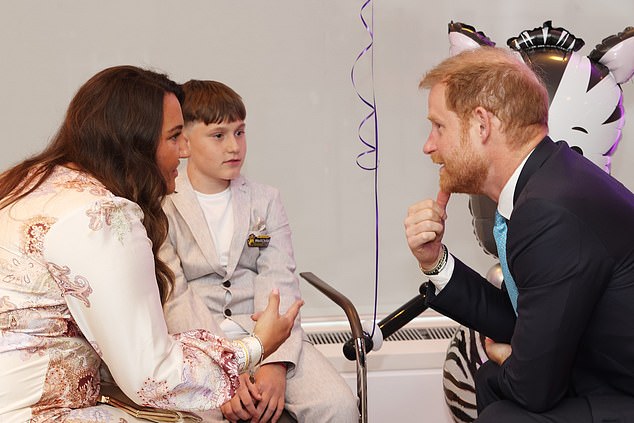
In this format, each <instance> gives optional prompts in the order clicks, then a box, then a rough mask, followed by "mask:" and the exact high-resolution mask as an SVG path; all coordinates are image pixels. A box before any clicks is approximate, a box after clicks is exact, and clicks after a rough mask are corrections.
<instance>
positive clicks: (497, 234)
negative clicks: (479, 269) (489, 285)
mask: <svg viewBox="0 0 634 423" xmlns="http://www.w3.org/2000/svg"><path fill="white" fill-rule="evenodd" d="M493 238H495V244H496V245H497V247H498V258H499V259H500V266H501V267H502V274H503V275H504V285H506V292H508V294H509V298H510V299H511V304H512V305H513V309H514V310H515V314H517V285H515V281H514V280H513V276H511V272H510V271H509V265H508V262H507V261H506V219H505V218H504V216H502V215H501V214H500V213H498V211H497V210H496V211H495V226H494V227H493Z"/></svg>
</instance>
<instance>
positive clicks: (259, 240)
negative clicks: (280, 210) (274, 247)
mask: <svg viewBox="0 0 634 423" xmlns="http://www.w3.org/2000/svg"><path fill="white" fill-rule="evenodd" d="M269 242H271V236H270V235H255V234H250V235H249V237H248V238H247V245H248V246H249V247H258V248H266V247H268V246H269Z"/></svg>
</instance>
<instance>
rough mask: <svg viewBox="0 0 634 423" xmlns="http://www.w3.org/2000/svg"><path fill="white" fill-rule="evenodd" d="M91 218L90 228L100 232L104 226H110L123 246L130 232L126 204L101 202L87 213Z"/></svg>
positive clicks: (109, 201)
mask: <svg viewBox="0 0 634 423" xmlns="http://www.w3.org/2000/svg"><path fill="white" fill-rule="evenodd" d="M86 214H87V215H88V217H90V223H89V224H88V227H89V228H90V229H92V230H93V231H99V230H101V229H103V228H104V225H107V226H110V227H111V228H112V230H113V232H114V233H115V236H116V237H117V239H118V240H119V242H121V244H123V239H124V238H125V236H126V234H128V233H129V232H130V216H128V214H127V213H126V208H125V203H123V202H121V201H114V200H108V201H99V202H97V203H95V205H94V206H93V207H92V208H91V209H89V210H88V211H86Z"/></svg>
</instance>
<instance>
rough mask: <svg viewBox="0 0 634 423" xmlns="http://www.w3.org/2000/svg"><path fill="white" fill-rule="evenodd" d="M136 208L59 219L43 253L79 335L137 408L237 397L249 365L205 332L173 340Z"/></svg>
mask: <svg viewBox="0 0 634 423" xmlns="http://www.w3.org/2000/svg"><path fill="white" fill-rule="evenodd" d="M142 218H143V216H142V212H141V211H140V209H139V207H138V206H137V205H136V204H134V203H132V202H130V201H127V200H124V199H121V198H116V197H115V198H108V199H102V200H99V201H96V202H95V203H93V204H90V205H88V206H87V207H84V208H79V209H77V210H75V211H74V212H72V213H70V214H68V215H66V216H64V217H63V218H61V219H60V220H59V221H57V222H56V223H55V224H54V225H53V226H52V227H51V229H50V230H49V232H48V233H47V235H46V237H45V239H44V249H43V255H44V259H45V261H46V263H47V266H48V268H49V271H50V272H51V274H52V275H53V277H54V279H55V280H56V281H57V283H58V284H59V285H60V287H61V289H62V291H63V295H64V296H65V298H66V302H67V304H68V307H69V310H70V313H71V315H72V317H73V319H74V320H75V322H76V323H77V326H78V327H79V330H80V331H81V333H82V334H83V336H84V337H85V338H86V340H87V341H88V342H90V344H91V345H92V346H93V348H94V349H95V351H96V352H97V353H98V354H99V356H100V357H101V358H102V359H103V361H104V362H105V363H106V365H107V366H108V368H109V369H110V371H111V373H112V376H113V378H114V380H115V381H116V382H117V384H118V385H119V386H120V387H121V389H122V390H123V391H124V392H125V393H126V395H128V396H129V397H130V398H131V399H133V400H134V401H135V402H137V403H139V404H143V405H150V406H154V407H160V408H175V409H183V410H204V409H209V408H215V407H218V406H219V405H221V404H222V403H224V402H225V401H226V400H228V399H229V398H231V396H233V394H234V392H235V389H236V387H237V385H238V374H239V372H240V371H242V370H244V368H245V366H247V365H248V362H247V361H246V358H245V357H244V355H243V354H241V353H240V351H238V350H239V349H235V348H234V346H233V344H232V343H230V342H228V341H226V340H223V339H221V338H218V337H216V336H215V335H212V334H211V333H209V332H207V331H204V330H195V331H189V332H185V333H180V334H176V335H168V332H167V327H166V324H165V320H164V317H163V311H162V308H161V302H160V298H159V291H158V288H157V282H156V277H155V271H154V259H153V255H152V248H151V241H150V240H149V238H148V237H147V233H146V231H145V227H144V226H143V224H142Z"/></svg>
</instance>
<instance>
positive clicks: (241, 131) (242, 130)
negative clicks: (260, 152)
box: [236, 129, 245, 136]
mask: <svg viewBox="0 0 634 423" xmlns="http://www.w3.org/2000/svg"><path fill="white" fill-rule="evenodd" d="M244 133H245V130H244V129H240V130H238V131H236V135H237V136H242V135H244Z"/></svg>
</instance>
